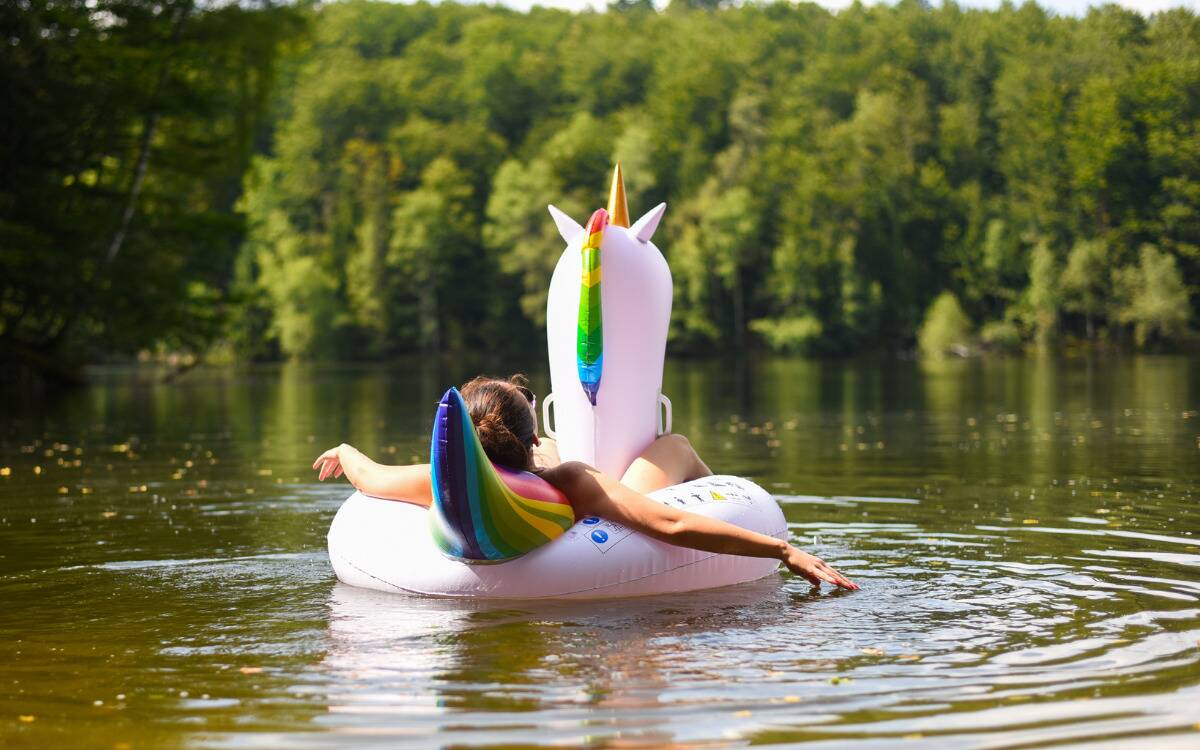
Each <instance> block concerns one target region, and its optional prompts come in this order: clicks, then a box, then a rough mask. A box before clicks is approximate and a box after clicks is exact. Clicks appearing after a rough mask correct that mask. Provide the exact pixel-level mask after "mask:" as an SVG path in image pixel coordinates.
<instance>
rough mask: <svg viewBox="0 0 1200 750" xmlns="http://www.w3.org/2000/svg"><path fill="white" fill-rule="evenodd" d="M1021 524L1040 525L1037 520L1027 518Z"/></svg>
mask: <svg viewBox="0 0 1200 750" xmlns="http://www.w3.org/2000/svg"><path fill="white" fill-rule="evenodd" d="M1021 523H1025V524H1034V523H1038V520H1037V519H1036V518H1026V519H1025V520H1024V521H1022V522H1021Z"/></svg>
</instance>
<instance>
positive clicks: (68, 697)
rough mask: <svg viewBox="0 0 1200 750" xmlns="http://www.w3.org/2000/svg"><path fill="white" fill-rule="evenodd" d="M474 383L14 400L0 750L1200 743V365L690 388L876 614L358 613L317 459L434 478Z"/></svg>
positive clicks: (615, 609) (0, 529)
mask: <svg viewBox="0 0 1200 750" xmlns="http://www.w3.org/2000/svg"><path fill="white" fill-rule="evenodd" d="M469 374H471V373H470V372H468V370H467V368H466V366H448V367H444V368H440V369H439V368H433V367H417V366H412V365H408V366H399V365H397V366H393V367H389V368H358V369H352V368H299V367H288V368H283V369H266V370H254V371H232V370H229V371H222V370H208V371H196V372H193V373H191V374H189V375H188V376H187V377H185V378H184V379H182V380H181V381H179V382H177V383H175V384H173V385H156V384H154V382H153V381H152V380H150V379H149V378H148V377H147V376H146V374H145V373H138V372H125V373H122V372H113V371H110V372H105V373H101V374H100V377H99V379H98V380H97V382H96V384H95V385H94V386H93V387H91V388H89V389H87V390H85V391H81V392H77V393H73V394H69V395H67V396H66V397H63V398H61V399H57V400H54V401H50V400H48V399H38V398H17V397H12V396H5V403H4V410H3V413H2V414H0V474H3V476H0V603H2V605H3V606H2V607H0V745H2V746H5V747H18V748H24V747H30V748H34V747H37V748H43V747H83V746H87V747H103V748H121V747H129V748H147V747H150V748H153V747H179V746H199V747H279V746H284V745H286V746H296V747H346V746H380V747H420V748H425V747H433V746H455V747H468V746H471V747H481V746H488V747H497V746H528V745H541V744H545V745H550V744H557V745H567V746H580V745H589V746H597V747H603V746H621V747H630V746H633V747H637V746H666V745H672V744H674V745H676V746H687V747H692V746H705V747H710V746H739V745H744V744H764V745H770V744H776V743H778V744H793V743H813V744H814V745H818V746H821V745H825V746H830V747H845V746H860V747H871V748H876V747H886V746H890V745H897V746H904V747H914V746H928V747H1028V746H1035V745H1037V746H1044V745H1062V744H1071V743H1097V744H1100V745H1104V746H1110V745H1112V744H1114V743H1117V744H1120V742H1124V743H1127V744H1128V745H1129V746H1130V747H1134V746H1136V747H1144V746H1146V744H1147V743H1146V741H1145V738H1147V737H1149V738H1151V739H1153V744H1154V746H1163V747H1189V748H1190V747H1196V746H1197V745H1200V603H1198V599H1200V512H1198V510H1197V497H1198V493H1200V414H1197V409H1200V359H1198V358H1182V357H1178V358H1149V357H1146V358H1113V359H1097V360H1082V359H1081V360H1069V361H1058V362H1056V361H1051V360H1013V361H1001V360H989V361H971V362H949V363H944V364H939V365H935V366H920V365H917V364H915V363H905V362H899V363H897V362H887V363H868V364H844V363H811V362H806V361H798V360H761V361H755V362H752V363H749V364H744V365H742V366H737V365H735V364H733V363H730V362H717V361H706V362H687V361H682V360H675V361H672V362H670V363H668V374H667V384H666V388H665V390H666V392H667V393H668V395H669V396H671V398H672V399H673V401H674V404H675V424H676V428H677V430H679V431H683V432H686V433H687V434H688V435H689V436H691V437H692V439H693V442H694V443H695V444H696V445H697V446H698V447H699V448H700V449H701V452H702V453H703V454H704V456H705V457H706V458H707V459H708V461H709V463H710V464H711V465H712V466H713V467H714V468H715V469H717V470H719V471H722V472H727V473H734V474H743V475H747V476H749V477H751V478H753V479H755V480H757V481H758V482H760V483H761V484H763V485H764V486H765V487H767V488H768V489H770V490H771V491H772V492H774V493H776V494H777V496H778V497H779V500H780V502H781V503H782V504H783V507H784V509H785V512H786V514H787V517H788V519H789V520H790V522H791V526H792V530H793V533H794V535H795V537H796V538H797V539H798V540H801V541H802V543H803V545H804V546H806V547H807V548H809V549H811V550H812V551H814V552H816V553H817V554H819V555H821V556H823V557H824V558H825V559H827V560H828V561H830V562H831V563H833V564H834V565H835V566H837V567H839V568H841V569H842V570H844V571H845V572H847V573H848V574H849V575H850V576H851V577H853V578H854V579H855V580H857V581H858V582H859V583H861V584H863V589H862V590H861V591H859V592H854V593H849V592H833V591H830V590H828V589H825V590H822V591H820V592H816V591H814V590H812V589H810V587H809V586H808V585H807V584H806V583H804V582H802V581H801V580H799V579H795V578H792V577H790V576H782V575H781V576H778V577H773V578H769V579H767V580H764V581H762V582H759V583H757V584H754V585H749V586H743V587H735V588H732V589H724V590H716V591H709V592H703V593H697V594H688V595H677V596H672V597H662V598H647V599H635V600H629V601H625V602H619V603H613V602H604V603H590V604H589V603H536V604H523V603H506V604H502V605H489V604H486V603H481V602H480V603H463V602H449V601H441V600H431V599H418V598H409V597H402V596H393V595H384V594H377V593H372V592H367V591H360V590H355V589H351V588H349V587H346V586H343V585H340V584H338V583H336V581H335V580H334V578H333V575H332V572H331V571H330V568H329V564H328V561H327V558H326V555H325V546H324V545H325V530H326V529H327V527H328V524H329V522H330V520H331V519H332V517H333V513H334V511H335V510H336V509H337V507H338V504H339V503H340V501H341V500H342V499H343V498H344V497H345V496H346V495H347V494H348V490H347V488H346V486H345V485H338V484H335V485H332V486H331V485H328V484H326V485H320V484H317V483H316V482H315V481H314V477H313V475H312V472H311V471H309V470H308V466H309V465H310V464H311V462H312V459H313V457H314V456H315V455H316V454H317V453H318V452H319V451H320V450H322V449H324V448H327V447H329V446H331V445H333V444H336V443H337V442H339V441H341V440H343V439H344V440H347V441H348V442H352V443H354V444H356V445H358V446H360V447H361V448H363V449H365V450H367V451H368V452H369V453H371V454H373V455H376V456H379V457H382V458H384V459H390V460H393V461H395V462H406V461H409V460H411V459H413V458H416V457H419V456H421V455H423V454H425V453H426V452H427V440H428V438H427V435H428V425H429V421H430V419H431V416H432V407H433V404H434V403H435V401H436V399H437V397H438V396H439V395H440V392H441V390H442V389H443V388H444V387H445V386H447V385H449V384H451V383H453V382H456V381H457V380H460V379H462V378H463V377H465V376H467V375H469ZM539 374H540V373H539V372H538V371H536V370H535V371H534V375H535V376H537V375H539ZM538 381H540V382H538ZM535 385H538V386H541V388H539V393H543V392H544V385H545V383H544V377H541V378H539V377H535ZM914 740H918V741H917V742H916V743H914V742H913V741H914Z"/></svg>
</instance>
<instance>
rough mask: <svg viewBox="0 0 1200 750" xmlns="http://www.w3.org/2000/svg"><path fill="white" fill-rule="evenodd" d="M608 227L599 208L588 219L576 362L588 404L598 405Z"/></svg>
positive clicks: (605, 216)
mask: <svg viewBox="0 0 1200 750" xmlns="http://www.w3.org/2000/svg"><path fill="white" fill-rule="evenodd" d="M607 226H608V212H607V211H605V210H604V209H603V208H598V209H596V212H595V213H593V214H592V218H590V219H588V223H587V228H586V229H585V230H584V240H583V247H582V251H583V277H582V286H581V287H580V290H579V330H578V339H577V340H576V344H575V360H576V363H577V366H578V368H579V383H580V385H582V386H583V390H584V391H585V392H586V393H587V397H588V401H591V402H592V406H595V405H596V394H597V392H599V390H600V374H601V372H602V371H603V369H604V319H603V315H602V312H601V309H600V243H601V242H602V241H603V240H604V229H605V228H606V227H607Z"/></svg>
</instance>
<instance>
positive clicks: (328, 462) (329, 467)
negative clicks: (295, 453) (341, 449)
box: [313, 456, 342, 482]
mask: <svg viewBox="0 0 1200 750" xmlns="http://www.w3.org/2000/svg"><path fill="white" fill-rule="evenodd" d="M317 462H318V463H319V464H320V465H321V468H320V469H318V473H317V481H318V482H324V481H325V480H326V479H327V478H328V477H329V475H330V474H333V473H334V472H335V471H336V472H337V476H339V477H340V476H341V475H342V472H341V469H342V465H341V462H340V461H338V460H337V458H336V457H331V456H330V457H327V456H321V458H319V459H317ZM313 468H316V467H315V466H314V467H313Z"/></svg>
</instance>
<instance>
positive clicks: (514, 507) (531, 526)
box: [429, 388, 575, 562]
mask: <svg viewBox="0 0 1200 750" xmlns="http://www.w3.org/2000/svg"><path fill="white" fill-rule="evenodd" d="M430 464H431V468H432V474H433V505H432V506H431V507H430V513H429V527H430V531H431V532H432V533H433V540H434V542H435V543H436V544H437V546H438V547H439V548H440V549H441V550H442V552H444V553H445V554H446V555H448V556H450V557H453V558H456V559H459V560H462V561H464V562H501V561H504V560H508V559H511V558H514V557H518V556H519V555H523V554H525V553H526V552H529V551H531V550H533V549H536V548H537V547H540V546H542V545H543V544H545V543H546V542H549V541H550V540H552V539H555V538H557V537H559V536H561V535H562V533H563V532H564V531H566V530H567V529H569V528H571V525H572V524H574V523H575V511H574V510H573V509H572V508H571V504H570V502H568V500H567V498H566V497H565V496H564V495H563V494H562V493H561V492H559V491H558V490H557V489H555V488H554V487H553V486H552V485H551V484H550V483H548V482H546V481H545V480H543V479H541V478H540V477H538V476H537V475H535V474H530V473H529V472H527V471H516V470H514V469H509V468H505V467H503V466H497V465H494V464H493V463H492V462H491V461H489V460H488V457H487V455H486V454H485V453H484V452H483V445H481V444H480V442H479V435H478V433H476V432H475V425H474V424H472V423H471V415H470V414H469V413H468V412H467V406H466V404H465V403H463V400H462V396H461V395H460V394H459V392H458V389H457V388H451V389H450V390H448V391H446V393H445V395H443V396H442V400H441V402H440V403H439V404H438V410H437V416H436V417H435V418H434V420H433V444H432V446H431V448H430Z"/></svg>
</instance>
